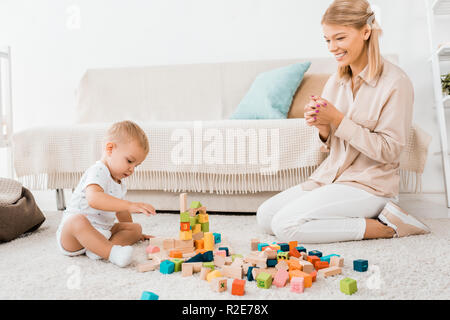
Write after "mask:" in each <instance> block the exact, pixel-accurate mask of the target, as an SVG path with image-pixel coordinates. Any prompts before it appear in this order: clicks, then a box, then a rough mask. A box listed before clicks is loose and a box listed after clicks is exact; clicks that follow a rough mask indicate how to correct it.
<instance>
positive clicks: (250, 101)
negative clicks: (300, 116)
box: [230, 62, 311, 119]
mask: <svg viewBox="0 0 450 320" xmlns="http://www.w3.org/2000/svg"><path fill="white" fill-rule="evenodd" d="M310 66H311V62H304V63H296V64H292V65H288V66H286V67H281V68H277V69H274V70H270V71H266V72H263V73H261V74H259V75H258V76H257V77H256V79H255V81H254V82H253V84H252V86H251V87H250V90H249V91H248V92H247V94H246V95H245V96H244V98H243V99H242V101H241V103H239V105H238V107H237V109H236V111H235V112H234V113H233V114H232V115H231V117H230V119H285V118H287V113H288V112H289V107H290V106H291V104H292V99H293V97H294V94H295V91H296V90H297V88H298V86H299V85H300V83H301V81H302V79H303V75H304V74H305V72H306V71H307V70H308V68H309V67H310Z"/></svg>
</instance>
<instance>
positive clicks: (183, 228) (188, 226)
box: [180, 222, 191, 231]
mask: <svg viewBox="0 0 450 320" xmlns="http://www.w3.org/2000/svg"><path fill="white" fill-rule="evenodd" d="M190 229H191V224H190V223H189V222H180V231H189V230H190Z"/></svg>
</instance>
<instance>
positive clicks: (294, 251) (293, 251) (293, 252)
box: [289, 248, 302, 258]
mask: <svg viewBox="0 0 450 320" xmlns="http://www.w3.org/2000/svg"><path fill="white" fill-rule="evenodd" d="M289 256H292V257H296V258H300V257H301V256H302V255H301V254H300V252H299V251H298V250H297V249H295V248H292V249H291V250H289Z"/></svg>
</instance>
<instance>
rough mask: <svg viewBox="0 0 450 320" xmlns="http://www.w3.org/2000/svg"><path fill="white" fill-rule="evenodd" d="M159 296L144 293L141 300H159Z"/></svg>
mask: <svg viewBox="0 0 450 320" xmlns="http://www.w3.org/2000/svg"><path fill="white" fill-rule="evenodd" d="M158 298H159V296H158V295H157V294H154V293H153V292H150V291H144V292H142V296H141V300H158Z"/></svg>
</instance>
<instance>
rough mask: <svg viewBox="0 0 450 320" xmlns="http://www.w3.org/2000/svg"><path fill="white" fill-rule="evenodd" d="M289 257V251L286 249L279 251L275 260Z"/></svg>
mask: <svg viewBox="0 0 450 320" xmlns="http://www.w3.org/2000/svg"><path fill="white" fill-rule="evenodd" d="M288 259H289V252H287V251H280V252H278V254H277V260H288Z"/></svg>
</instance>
